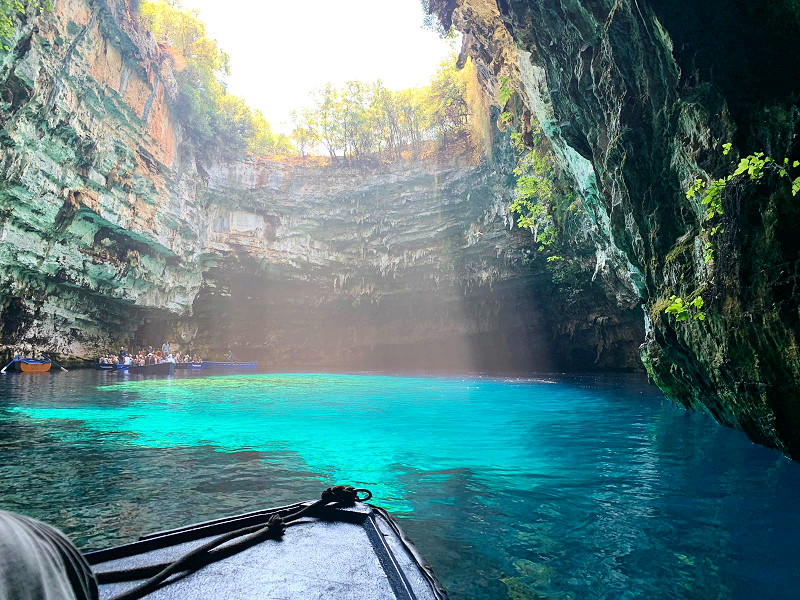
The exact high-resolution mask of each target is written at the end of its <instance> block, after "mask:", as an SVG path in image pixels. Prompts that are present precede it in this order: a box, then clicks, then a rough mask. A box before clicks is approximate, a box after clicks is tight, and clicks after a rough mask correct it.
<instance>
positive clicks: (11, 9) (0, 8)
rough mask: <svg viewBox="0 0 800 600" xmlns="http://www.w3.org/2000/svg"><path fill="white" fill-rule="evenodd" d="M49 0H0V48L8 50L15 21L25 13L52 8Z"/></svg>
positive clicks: (34, 12)
mask: <svg viewBox="0 0 800 600" xmlns="http://www.w3.org/2000/svg"><path fill="white" fill-rule="evenodd" d="M52 9H53V3H52V1H51V0H0V50H8V49H9V47H8V43H9V41H10V40H11V37H12V36H13V35H14V31H15V29H16V24H15V23H16V21H17V20H19V19H20V18H21V17H24V16H27V15H37V14H39V13H41V12H42V11H45V10H52Z"/></svg>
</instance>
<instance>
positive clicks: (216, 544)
mask: <svg viewBox="0 0 800 600" xmlns="http://www.w3.org/2000/svg"><path fill="white" fill-rule="evenodd" d="M337 487H340V486H337ZM331 489H335V488H329V489H328V490H326V491H325V492H324V493H323V497H322V500H318V501H317V502H314V503H300V504H293V505H290V506H283V507H279V508H271V509H266V510H260V511H256V512H251V513H246V514H243V515H238V516H234V517H228V518H224V519H217V520H214V521H207V522H205V523H199V524H197V525H190V526H188V527H182V528H180V529H173V530H171V531H165V532H159V533H153V534H151V535H147V536H143V537H142V538H140V540H139V541H138V542H133V543H131V544H125V545H123V546H118V547H115V548H109V549H106V550H98V551H95V552H88V553H87V554H86V558H87V560H88V561H89V563H90V564H91V565H92V568H93V570H94V572H95V574H96V575H97V578H98V582H99V584H100V598H101V599H108V598H111V597H113V596H116V595H119V594H122V593H130V592H132V590H134V589H136V590H137V591H136V592H133V593H132V594H131V596H130V597H132V598H146V599H151V600H167V599H174V598H193V599H199V598H204V599H212V598H214V599H216V598H237V599H238V600H256V599H259V600H260V599H263V598H284V599H307V598H336V599H357V598H358V599H360V598H369V599H370V600H396V599H403V600H412V599H416V600H445V599H446V597H447V595H446V592H445V591H444V588H443V587H442V586H441V584H439V583H438V581H437V580H436V578H435V576H434V575H433V572H432V570H431V568H430V566H429V565H428V563H427V562H426V561H425V559H424V558H422V556H421V555H420V554H419V552H418V551H417V550H416V548H414V546H413V544H412V543H411V542H410V541H409V539H408V538H407V537H406V536H405V534H404V533H403V531H402V530H401V529H400V527H399V526H398V524H397V523H396V522H395V521H394V520H393V519H392V518H391V517H390V516H389V514H388V513H387V512H386V511H384V510H382V509H380V508H378V507H375V506H372V505H370V504H365V503H363V502H360V501H359V502H355V503H353V502H352V501H350V502H347V501H338V500H330V499H329V500H328V501H327V502H326V501H325V494H328V493H329V492H330V491H331ZM349 489H351V490H352V488H349ZM356 491H357V492H366V490H356ZM367 493H368V492H367ZM363 499H364V500H367V499H369V498H368V497H366V498H363ZM278 517H280V519H278ZM190 552H191V553H192V556H187V555H188V554H189V553H190Z"/></svg>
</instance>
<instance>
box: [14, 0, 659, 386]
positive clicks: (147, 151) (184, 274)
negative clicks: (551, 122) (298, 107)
mask: <svg viewBox="0 0 800 600" xmlns="http://www.w3.org/2000/svg"><path fill="white" fill-rule="evenodd" d="M1 58H2V62H1V63H0V101H1V102H2V105H1V108H2V127H3V129H2V134H0V135H2V155H0V176H1V177H2V182H0V240H1V241H2V246H0V306H2V315H1V316H0V343H2V345H3V349H4V351H5V353H6V354H7V353H9V352H10V350H11V348H13V347H15V346H16V347H19V346H22V347H24V348H26V349H28V350H31V351H36V350H49V351H51V352H55V353H56V355H57V356H59V357H63V358H92V357H93V356H96V355H97V353H99V352H101V351H103V350H106V349H108V348H113V347H115V346H117V345H119V344H126V345H127V344H134V343H135V344H148V343H149V344H154V345H155V344H158V343H160V342H161V341H162V340H163V339H164V338H165V337H169V338H171V340H172V342H173V344H174V345H175V346H177V347H180V348H182V349H184V350H186V349H192V350H195V351H199V352H202V353H204V354H205V355H206V356H207V357H208V356H213V355H215V354H217V353H220V352H221V351H223V350H225V349H227V348H232V349H233V350H234V351H235V352H236V353H237V354H238V355H239V356H240V357H242V358H249V359H259V360H262V361H265V364H266V363H268V364H270V365H272V366H275V367H281V368H309V367H311V366H315V367H319V366H323V367H339V368H354V369H355V368H381V369H387V368H389V369H391V368H398V369H399V368H403V369H410V368H418V369H422V370H436V369H458V370H464V369H476V370H478V369H492V370H504V371H507V370H525V371H530V370H534V369H536V370H561V369H581V370H585V369H587V368H635V366H636V364H637V362H638V359H637V357H636V352H635V350H636V347H637V345H638V343H639V342H640V341H641V339H642V338H643V335H644V332H643V326H642V323H641V309H640V308H639V307H638V306H637V302H636V297H635V296H632V295H631V294H623V295H622V296H623V297H624V299H623V300H622V301H621V300H620V295H619V294H617V293H616V292H613V293H611V294H608V293H607V291H608V290H609V289H611V288H610V287H606V288H601V287H599V286H597V285H593V284H591V282H589V279H588V277H587V284H586V285H585V286H583V287H581V286H578V287H577V288H574V287H569V286H564V285H559V284H557V283H555V282H554V281H553V279H552V277H551V276H550V274H549V273H548V272H547V271H546V270H544V269H543V268H541V266H539V267H537V266H536V265H535V264H531V261H530V259H529V257H530V245H531V242H532V240H531V239H530V235H529V234H527V232H519V231H517V230H512V228H511V227H510V222H509V220H508V217H507V206H508V202H509V200H510V195H511V191H510V190H511V188H512V187H513V181H512V180H511V179H510V178H509V173H508V168H509V165H508V164H507V161H505V160H504V159H503V157H502V152H500V153H499V154H498V157H497V158H495V159H484V160H483V161H481V162H480V163H476V161H475V160H473V159H472V158H470V157H469V156H466V155H465V156H460V155H458V154H457V153H456V155H455V156H451V157H449V158H446V159H445V158H443V157H439V158H435V159H433V160H428V161H424V162H416V163H408V164H398V165H392V166H388V167H386V168H383V169H380V170H369V169H367V170H364V169H357V168H349V167H341V166H338V165H334V166H331V167H327V168H322V167H313V166H303V165H293V164H288V163H287V164H282V163H278V162H270V161H261V160H255V159H241V160H234V159H231V158H230V157H222V156H214V155H213V154H212V153H209V152H208V151H206V150H207V149H202V150H203V151H202V152H201V151H200V149H198V148H196V147H194V146H193V144H192V142H191V140H190V139H189V138H188V136H187V134H186V132H185V131H184V129H183V128H182V126H181V123H180V119H178V118H177V117H176V114H175V110H174V108H173V104H174V98H175V94H176V86H175V82H174V78H173V76H172V72H171V62H170V59H169V57H168V55H167V54H166V53H165V52H163V50H162V49H160V48H159V47H158V45H157V44H155V43H154V42H153V40H152V38H150V37H149V36H148V35H147V34H145V33H142V31H141V30H140V29H139V28H138V27H137V24H136V22H135V20H134V19H133V18H132V17H131V13H130V10H129V7H128V6H127V5H126V3H125V2H124V1H121V0H119V1H112V0H62V1H59V2H56V3H55V7H54V10H53V12H48V13H46V14H45V15H42V16H40V17H37V18H33V19H31V20H30V21H29V22H27V23H25V24H24V25H23V26H22V27H20V29H19V31H18V34H17V38H16V39H15V40H13V43H12V44H11V49H10V51H9V52H7V53H5V54H3V55H2V57H1ZM498 143H499V144H500V146H502V145H503V143H504V142H503V140H502V137H501V136H498ZM595 262H596V261H595V259H594V257H593V256H589V257H588V259H587V261H586V262H585V268H587V269H589V272H590V273H591V272H592V271H593V270H595V269H597V268H598V267H597V265H596V264H595ZM599 270H601V271H602V270H604V268H600V269H599Z"/></svg>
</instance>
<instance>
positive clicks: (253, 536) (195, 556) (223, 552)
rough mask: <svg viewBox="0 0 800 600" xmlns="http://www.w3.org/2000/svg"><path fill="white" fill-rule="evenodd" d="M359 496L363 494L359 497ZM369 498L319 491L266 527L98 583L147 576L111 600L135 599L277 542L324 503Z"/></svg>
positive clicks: (342, 489) (355, 492)
mask: <svg viewBox="0 0 800 600" xmlns="http://www.w3.org/2000/svg"><path fill="white" fill-rule="evenodd" d="M359 494H363V496H360V495H359ZM370 498H372V493H371V492H370V491H369V490H366V489H363V488H354V487H352V486H349V485H335V486H333V487H330V488H328V489H326V490H325V491H324V492H322V497H321V498H320V499H319V500H317V501H316V502H314V503H312V504H309V505H308V506H305V507H303V508H301V509H300V510H297V511H295V512H293V513H290V514H288V515H286V516H284V517H281V516H280V515H277V514H275V515H272V517H270V519H269V521H267V524H266V525H251V526H249V527H243V528H241V529H237V530H236V531H231V532H229V533H226V534H225V535H222V536H219V537H217V538H214V539H213V540H211V541H210V542H207V543H205V544H203V545H202V546H199V547H198V548H195V549H194V550H192V551H191V552H188V553H187V554H185V555H183V556H181V557H180V558H178V559H177V560H175V561H173V562H170V563H160V564H156V565H149V566H146V567H134V568H131V569H122V570H119V571H106V572H101V573H97V578H98V581H99V582H100V583H112V582H115V583H116V582H122V581H135V580H138V579H141V578H142V577H149V579H147V580H146V581H143V582H142V583H140V584H138V585H136V586H134V587H132V588H131V589H129V590H126V591H125V592H122V593H121V594H118V595H116V596H114V597H113V598H111V599H110V600H138V599H139V598H143V597H144V596H146V595H147V594H149V593H150V592H152V591H155V590H156V589H158V588H159V587H160V586H161V585H162V584H163V583H164V582H165V581H166V580H167V579H168V578H169V577H171V576H172V575H175V574H177V573H184V574H188V573H190V572H193V571H197V570H198V569H200V568H202V567H204V566H205V565H208V564H211V563H213V562H216V561H218V560H222V559H223V558H227V557H228V556H232V555H234V554H236V553H238V552H241V551H242V550H245V549H247V548H249V547H250V546H252V545H253V544H256V543H258V542H261V541H263V540H268V539H275V540H278V539H280V538H281V537H282V536H283V533H284V531H285V530H286V528H287V527H290V526H292V525H299V523H297V522H296V521H297V520H298V519H301V518H302V517H305V516H309V515H312V514H313V513H314V512H315V511H317V510H318V509H320V508H322V507H323V506H325V505H327V504H333V503H336V504H342V505H345V506H352V505H353V504H355V503H356V501H358V502H366V501H367V500H369V499H370ZM232 540H236V541H235V542H233V543H232V544H230V545H228V546H225V547H224V548H220V547H219V546H222V545H223V544H225V543H226V542H230V541H232Z"/></svg>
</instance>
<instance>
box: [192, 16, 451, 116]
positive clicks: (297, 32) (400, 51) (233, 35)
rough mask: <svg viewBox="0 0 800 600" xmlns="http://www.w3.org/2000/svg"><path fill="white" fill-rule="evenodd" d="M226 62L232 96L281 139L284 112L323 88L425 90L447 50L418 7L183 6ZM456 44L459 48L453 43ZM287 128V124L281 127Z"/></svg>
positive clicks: (302, 103)
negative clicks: (379, 83)
mask: <svg viewBox="0 0 800 600" xmlns="http://www.w3.org/2000/svg"><path fill="white" fill-rule="evenodd" d="M183 5H184V6H185V7H187V8H196V9H197V10H198V11H199V12H200V17H201V18H202V19H203V21H204V22H205V23H206V27H207V28H208V32H209V34H210V36H211V37H213V38H216V40H217V42H218V43H219V46H220V47H221V48H222V49H223V50H225V51H226V52H227V53H228V54H229V55H230V57H231V71H232V75H231V77H230V78H228V89H229V91H230V92H231V93H233V94H236V95H237V96H241V97H243V98H244V99H245V100H246V101H247V103H248V104H250V106H252V107H253V108H258V109H260V110H261V111H262V112H263V113H264V116H266V117H267V120H268V121H270V123H272V125H273V127H274V128H275V129H277V130H279V131H284V132H288V129H289V128H288V121H289V113H290V112H291V111H292V110H293V109H297V108H302V107H303V106H306V105H308V104H309V102H310V101H309V97H308V94H309V92H310V91H311V90H313V89H316V88H318V87H320V86H321V85H323V84H324V83H325V82H327V81H331V82H333V83H334V84H336V85H340V84H342V83H344V82H345V81H348V80H351V79H360V80H363V81H374V80H375V79H378V78H380V79H382V80H383V82H384V85H386V86H387V87H389V88H392V89H402V88H406V87H412V86H420V85H424V84H425V83H427V81H428V80H429V79H430V77H431V75H433V73H434V72H435V71H436V68H437V67H438V65H439V63H440V62H441V60H442V59H443V58H445V57H446V56H447V55H448V53H449V52H451V50H452V48H453V47H454V42H447V41H445V40H442V39H440V38H439V36H438V35H437V34H436V33H435V32H433V31H428V30H425V29H423V28H422V20H423V17H424V15H423V11H422V7H421V3H420V1H419V0H337V1H335V2H333V1H331V0H304V1H302V2H299V1H294V2H292V1H290V2H285V1H283V0H183ZM459 45H460V42H459ZM282 123H286V125H285V126H284V125H282Z"/></svg>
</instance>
